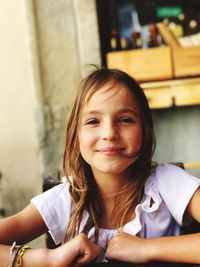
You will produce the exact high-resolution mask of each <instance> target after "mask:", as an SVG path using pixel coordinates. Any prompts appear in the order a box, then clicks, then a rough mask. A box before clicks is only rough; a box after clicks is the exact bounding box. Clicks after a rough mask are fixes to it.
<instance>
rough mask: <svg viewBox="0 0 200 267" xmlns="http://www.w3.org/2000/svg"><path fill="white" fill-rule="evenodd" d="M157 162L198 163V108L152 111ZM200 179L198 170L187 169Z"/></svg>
mask: <svg viewBox="0 0 200 267" xmlns="http://www.w3.org/2000/svg"><path fill="white" fill-rule="evenodd" d="M152 113H153V119H154V125H155V133H156V139H157V148H156V151H155V156H154V159H155V160H156V161H158V162H200V149H199V133H200V107H199V106H191V107H178V108H176V107H174V108H171V109H163V110H153V112H152ZM188 171H189V172H190V173H192V174H194V175H196V176H197V177H199V178H200V168H194V169H188Z"/></svg>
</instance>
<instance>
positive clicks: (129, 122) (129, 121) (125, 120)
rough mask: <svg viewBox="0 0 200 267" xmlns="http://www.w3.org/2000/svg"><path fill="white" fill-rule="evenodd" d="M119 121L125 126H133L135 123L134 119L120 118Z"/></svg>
mask: <svg viewBox="0 0 200 267" xmlns="http://www.w3.org/2000/svg"><path fill="white" fill-rule="evenodd" d="M118 121H119V122H122V123H124V124H132V123H134V122H135V121H134V120H133V119H132V118H127V117H123V118H120V119H119V120H118Z"/></svg>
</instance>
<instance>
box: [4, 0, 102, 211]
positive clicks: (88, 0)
mask: <svg viewBox="0 0 200 267" xmlns="http://www.w3.org/2000/svg"><path fill="white" fill-rule="evenodd" d="M96 20H97V19H96V7H95V0H84V1H82V0H81V1H80V0H79V1H78V0H58V1H54V0H39V1H37V0H20V1H12V0H1V1H0V32H1V35H0V58H1V66H0V131H1V134H0V171H1V172H2V174H3V176H2V187H3V191H0V197H1V199H2V202H3V203H2V204H3V206H4V208H5V209H6V215H10V214H13V213H15V212H17V211H19V210H20V209H22V208H23V207H24V206H25V205H27V204H28V203H29V200H30V198H31V197H32V196H34V195H36V194H38V193H40V192H41V191H42V177H43V175H44V173H46V172H50V171H54V170H58V169H59V170H60V169H61V163H62V154H63V145H64V139H65V138H64V137H65V121H66V116H67V111H68V108H69V104H70V102H71V100H72V97H73V95H74V92H75V90H76V86H77V84H78V82H79V81H80V79H81V77H82V76H83V75H85V74H86V73H87V72H88V71H89V70H90V68H89V67H88V66H87V65H88V64H91V63H93V64H97V65H99V64H100V52H99V39H98V38H99V37H98V27H97V21H96ZM91 40H92V41H91ZM0 204H1V201H0ZM0 208H1V207H0Z"/></svg>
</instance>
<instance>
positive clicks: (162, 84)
mask: <svg viewBox="0 0 200 267" xmlns="http://www.w3.org/2000/svg"><path fill="white" fill-rule="evenodd" d="M140 86H141V87H142V88H143V90H144V93H145V95H146V97H147V99H148V101H149V106H150V107H151V108H152V109H158V108H170V107H172V106H189V105H199V104H200V77H198V78H188V79H187V78H186V79H177V80H168V81H158V82H145V83H140Z"/></svg>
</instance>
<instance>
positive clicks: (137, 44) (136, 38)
mask: <svg viewBox="0 0 200 267" xmlns="http://www.w3.org/2000/svg"><path fill="white" fill-rule="evenodd" d="M131 36H132V44H133V45H132V48H133V49H138V48H142V38H141V34H140V32H136V31H135V32H132V33H131Z"/></svg>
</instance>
